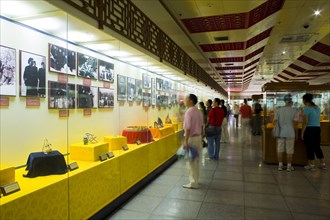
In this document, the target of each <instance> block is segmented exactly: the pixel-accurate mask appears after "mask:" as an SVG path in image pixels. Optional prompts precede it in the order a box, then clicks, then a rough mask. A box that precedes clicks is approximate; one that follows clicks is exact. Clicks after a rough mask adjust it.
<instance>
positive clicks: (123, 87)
mask: <svg viewBox="0 0 330 220" xmlns="http://www.w3.org/2000/svg"><path fill="white" fill-rule="evenodd" d="M126 99H127V77H126V76H121V75H118V76H117V100H118V101H125V100H126Z"/></svg>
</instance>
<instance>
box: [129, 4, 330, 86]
mask: <svg viewBox="0 0 330 220" xmlns="http://www.w3.org/2000/svg"><path fill="white" fill-rule="evenodd" d="M132 1H133V3H134V4H136V5H137V6H138V7H139V8H140V9H141V10H142V11H143V12H144V13H145V14H146V15H147V16H149V17H150V18H151V19H152V20H153V21H154V22H155V23H156V24H157V25H158V26H159V27H160V28H162V29H163V30H164V31H165V32H166V33H168V34H169V36H170V37H173V40H174V41H175V42H176V43H177V44H179V46H181V47H182V48H183V49H184V50H185V51H186V52H187V53H188V54H189V55H191V56H192V57H193V58H195V61H196V62H198V63H199V65H200V66H201V67H203V68H205V70H207V72H208V74H209V75H210V76H212V77H213V78H214V79H215V80H216V81H217V82H218V83H219V84H220V85H221V86H222V87H223V88H224V89H226V90H227V91H231V92H244V91H256V92H258V91H259V92H260V91H261V87H262V85H263V84H264V83H266V82H269V81H274V82H277V81H302V80H304V81H308V82H310V83H311V84H322V83H327V82H330V65H329V64H330V54H329V53H330V48H329V45H330V42H329V39H330V35H329V32H330V13H329V5H330V4H329V1H328V0H313V1H311V0H299V1H298V0H267V1H265V0H235V1H229V0H180V1H178V0H158V1H149V0H132ZM150 8H153V10H150ZM166 13H167V15H166ZM160 14H161V15H162V16H159V15H160ZM327 75H329V77H328V78H329V79H328V80H327V77H326V76H327ZM318 79H319V80H318Z"/></svg>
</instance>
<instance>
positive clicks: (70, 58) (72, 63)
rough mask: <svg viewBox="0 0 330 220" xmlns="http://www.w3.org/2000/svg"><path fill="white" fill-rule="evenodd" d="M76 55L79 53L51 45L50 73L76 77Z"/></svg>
mask: <svg viewBox="0 0 330 220" xmlns="http://www.w3.org/2000/svg"><path fill="white" fill-rule="evenodd" d="M76 55H77V53H76V52H74V51H72V50H69V49H66V48H63V47H60V46H57V45H54V44H49V71H51V72H56V73H62V74H68V75H74V76H75V75H76V74H77V65H76Z"/></svg>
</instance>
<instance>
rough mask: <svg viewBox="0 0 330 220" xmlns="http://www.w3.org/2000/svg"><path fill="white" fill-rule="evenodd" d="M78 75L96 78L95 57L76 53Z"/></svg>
mask: <svg viewBox="0 0 330 220" xmlns="http://www.w3.org/2000/svg"><path fill="white" fill-rule="evenodd" d="M78 76H80V77H84V78H89V79H97V59H96V58H95V57H91V56H88V55H86V54H82V53H78Z"/></svg>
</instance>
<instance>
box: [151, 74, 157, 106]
mask: <svg viewBox="0 0 330 220" xmlns="http://www.w3.org/2000/svg"><path fill="white" fill-rule="evenodd" d="M151 105H154V106H155V105H156V80H155V79H151Z"/></svg>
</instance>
